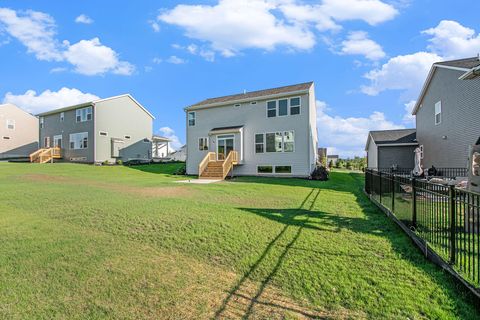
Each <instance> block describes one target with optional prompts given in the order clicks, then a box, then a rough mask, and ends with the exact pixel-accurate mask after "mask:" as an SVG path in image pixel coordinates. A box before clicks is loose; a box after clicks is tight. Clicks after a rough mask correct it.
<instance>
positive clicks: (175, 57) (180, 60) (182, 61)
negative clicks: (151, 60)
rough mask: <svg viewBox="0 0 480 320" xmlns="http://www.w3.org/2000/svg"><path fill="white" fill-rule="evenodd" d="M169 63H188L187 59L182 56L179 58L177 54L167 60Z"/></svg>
mask: <svg viewBox="0 0 480 320" xmlns="http://www.w3.org/2000/svg"><path fill="white" fill-rule="evenodd" d="M166 61H167V62H168V63H172V64H184V63H187V61H186V60H185V59H182V58H179V57H177V56H170V58H168V59H167V60H166Z"/></svg>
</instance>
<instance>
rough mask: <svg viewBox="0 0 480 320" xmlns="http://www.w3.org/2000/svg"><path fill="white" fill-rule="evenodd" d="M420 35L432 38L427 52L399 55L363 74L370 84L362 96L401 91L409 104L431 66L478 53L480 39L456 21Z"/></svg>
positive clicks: (448, 22) (364, 88) (364, 87)
mask: <svg viewBox="0 0 480 320" xmlns="http://www.w3.org/2000/svg"><path fill="white" fill-rule="evenodd" d="M422 33H423V34H426V35H429V36H431V38H430V39H428V42H429V43H430V44H429V45H428V46H427V49H428V51H420V52H416V53H412V54H407V55H399V56H396V57H393V58H391V59H390V60H389V61H388V62H386V63H385V64H383V65H382V66H381V67H380V68H377V69H373V70H371V71H370V72H368V73H367V74H365V78H367V79H368V80H370V84H369V85H366V86H363V87H362V88H361V90H362V92H364V93H365V94H368V95H377V94H379V93H380V92H382V91H385V90H402V91H404V92H405V93H404V97H403V98H404V100H405V101H410V100H412V99H415V98H417V96H418V94H419V93H420V90H421V88H422V87H423V83H424V81H425V79H426V77H427V75H428V72H429V70H430V68H431V67H432V64H433V63H435V62H439V61H443V60H450V59H460V58H467V57H472V56H475V55H476V54H477V52H480V35H479V34H478V33H477V34H476V33H475V30H473V29H470V28H467V27H464V26H462V25H461V24H459V23H458V22H456V21H449V20H443V21H441V22H440V23H439V24H438V25H437V26H436V27H434V28H430V29H427V30H425V31H422Z"/></svg>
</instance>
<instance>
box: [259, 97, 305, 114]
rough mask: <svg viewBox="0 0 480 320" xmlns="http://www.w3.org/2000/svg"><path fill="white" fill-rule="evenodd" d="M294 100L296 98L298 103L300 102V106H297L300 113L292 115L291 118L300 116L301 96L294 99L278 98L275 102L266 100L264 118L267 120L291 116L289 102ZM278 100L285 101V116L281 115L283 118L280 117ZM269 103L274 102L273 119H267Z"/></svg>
mask: <svg viewBox="0 0 480 320" xmlns="http://www.w3.org/2000/svg"><path fill="white" fill-rule="evenodd" d="M295 98H298V99H299V101H300V104H299V105H298V107H299V110H300V111H299V113H298V114H293V116H299V115H301V114H302V97H301V96H294V97H286V98H278V99H275V100H267V102H266V104H265V116H266V117H267V119H271V118H279V117H280V118H282V117H288V116H292V113H291V109H292V105H291V104H290V101H291V100H292V99H295ZM280 100H287V114H286V115H283V116H281V115H280V104H279V101H280ZM269 102H275V117H269V116H268V103H269ZM294 107H296V106H294Z"/></svg>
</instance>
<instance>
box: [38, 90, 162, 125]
mask: <svg viewBox="0 0 480 320" xmlns="http://www.w3.org/2000/svg"><path fill="white" fill-rule="evenodd" d="M123 97H128V98H130V99H131V100H132V101H133V102H135V104H136V105H138V106H139V107H140V108H141V109H142V110H143V111H145V113H146V114H148V115H149V116H150V117H151V118H152V119H155V117H154V116H153V114H151V113H150V112H149V111H148V110H147V109H146V108H145V107H144V106H142V105H141V104H140V103H139V102H138V101H137V100H135V98H133V97H132V96H131V95H130V94H129V93H127V94H122V95H119V96H114V97H109V98H105V99H98V100H93V101H87V102H84V103H80V104H76V105H73V106H68V107H63V108H59V109H54V110H50V111H47V112H42V113H39V114H37V116H40V117H41V116H48V115H50V114H55V113H59V112H64V111H69V110H73V109H77V108H82V107H88V106H94V105H95V104H96V103H99V102H103V101H108V100H113V99H118V98H123Z"/></svg>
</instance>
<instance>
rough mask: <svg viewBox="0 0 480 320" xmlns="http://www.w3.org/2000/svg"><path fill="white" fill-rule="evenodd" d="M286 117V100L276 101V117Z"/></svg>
mask: <svg viewBox="0 0 480 320" xmlns="http://www.w3.org/2000/svg"><path fill="white" fill-rule="evenodd" d="M287 115H288V100H287V99H283V100H278V116H279V117H281V116H287Z"/></svg>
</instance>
